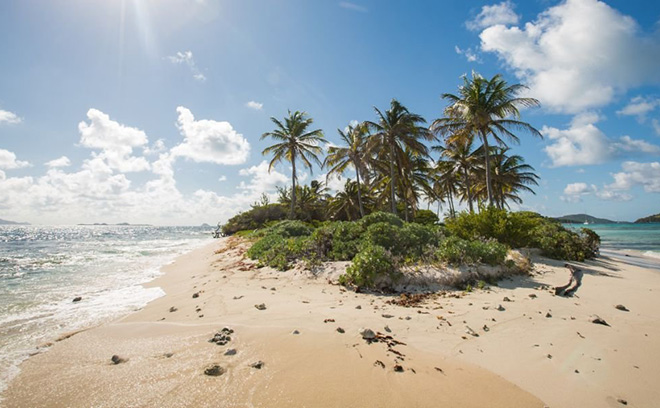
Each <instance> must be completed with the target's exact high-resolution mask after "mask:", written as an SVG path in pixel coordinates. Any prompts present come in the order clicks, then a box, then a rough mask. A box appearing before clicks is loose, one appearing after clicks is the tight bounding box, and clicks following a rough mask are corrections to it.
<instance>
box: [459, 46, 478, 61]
mask: <svg viewBox="0 0 660 408" xmlns="http://www.w3.org/2000/svg"><path fill="white" fill-rule="evenodd" d="M454 51H456V54H458V55H464V56H465V59H467V60H468V62H481V61H479V56H478V55H477V54H476V53H475V52H474V51H472V48H467V49H464V50H463V49H461V48H460V47H459V46H458V45H454Z"/></svg>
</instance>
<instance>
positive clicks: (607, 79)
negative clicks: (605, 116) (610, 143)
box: [480, 0, 660, 113]
mask: <svg viewBox="0 0 660 408" xmlns="http://www.w3.org/2000/svg"><path fill="white" fill-rule="evenodd" d="M480 39H481V49H482V50H483V51H485V52H492V53H494V54H496V55H497V56H498V57H499V58H500V59H501V60H502V61H504V63H505V64H506V65H507V66H508V67H509V68H511V69H512V70H513V71H514V72H515V74H516V76H517V77H518V78H519V79H520V80H522V82H525V83H526V84H527V85H528V86H529V87H530V90H529V94H530V95H531V96H534V97H536V98H538V99H539V100H540V101H541V103H542V104H543V106H545V107H547V108H548V109H550V110H553V111H557V112H564V113H577V112H580V111H583V110H585V109H591V108H595V107H600V106H604V105H606V104H608V103H610V102H611V101H612V100H613V99H614V97H615V96H616V95H619V94H621V93H623V92H625V91H627V90H628V89H630V88H633V87H636V86H640V85H644V84H657V83H659V82H660V41H658V37H657V36H654V37H651V36H645V35H644V34H642V33H640V28H639V26H638V24H637V23H636V22H635V20H634V19H632V18H631V17H629V16H626V15H623V14H621V13H620V12H618V11H617V10H615V9H613V8H611V7H610V6H608V5H607V4H605V3H603V2H601V1H598V0H567V1H565V2H562V3H560V4H559V5H557V6H554V7H551V8H549V9H547V10H545V11H544V12H542V13H541V14H539V16H538V17H537V19H536V20H535V21H533V22H529V23H526V24H525V25H524V27H518V26H514V27H506V26H504V25H501V24H490V25H489V26H488V27H487V28H485V29H484V30H483V31H482V32H481V34H480Z"/></svg>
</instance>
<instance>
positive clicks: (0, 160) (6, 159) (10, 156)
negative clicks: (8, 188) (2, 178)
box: [0, 149, 30, 170]
mask: <svg viewBox="0 0 660 408" xmlns="http://www.w3.org/2000/svg"><path fill="white" fill-rule="evenodd" d="M29 165H30V163H28V162H26V161H20V160H16V154H15V153H14V152H10V151H9V150H5V149H0V169H5V170H13V169H20V168H23V167H28V166H29Z"/></svg>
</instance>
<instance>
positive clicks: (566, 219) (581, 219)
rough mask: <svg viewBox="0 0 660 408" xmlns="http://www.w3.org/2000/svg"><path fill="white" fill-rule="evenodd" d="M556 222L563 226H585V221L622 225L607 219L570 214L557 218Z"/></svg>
mask: <svg viewBox="0 0 660 408" xmlns="http://www.w3.org/2000/svg"><path fill="white" fill-rule="evenodd" d="M554 219H555V220H557V221H559V222H561V223H563V224H584V223H585V221H586V222H587V223H589V224H621V223H622V222H620V221H612V220H608V219H606V218H598V217H594V216H591V215H589V214H570V215H563V216H561V217H555V218H554Z"/></svg>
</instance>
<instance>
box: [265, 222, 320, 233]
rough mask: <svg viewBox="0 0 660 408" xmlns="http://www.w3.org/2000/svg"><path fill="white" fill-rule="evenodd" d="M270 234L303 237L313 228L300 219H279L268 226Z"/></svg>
mask: <svg viewBox="0 0 660 408" xmlns="http://www.w3.org/2000/svg"><path fill="white" fill-rule="evenodd" d="M269 230H270V231H269V233H270V234H278V235H281V236H283V237H303V236H308V235H311V234H312V231H313V229H312V228H311V227H310V226H309V225H307V224H305V223H304V222H302V221H298V220H286V221H281V222H279V223H277V224H275V225H273V226H272V227H270V228H269Z"/></svg>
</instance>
